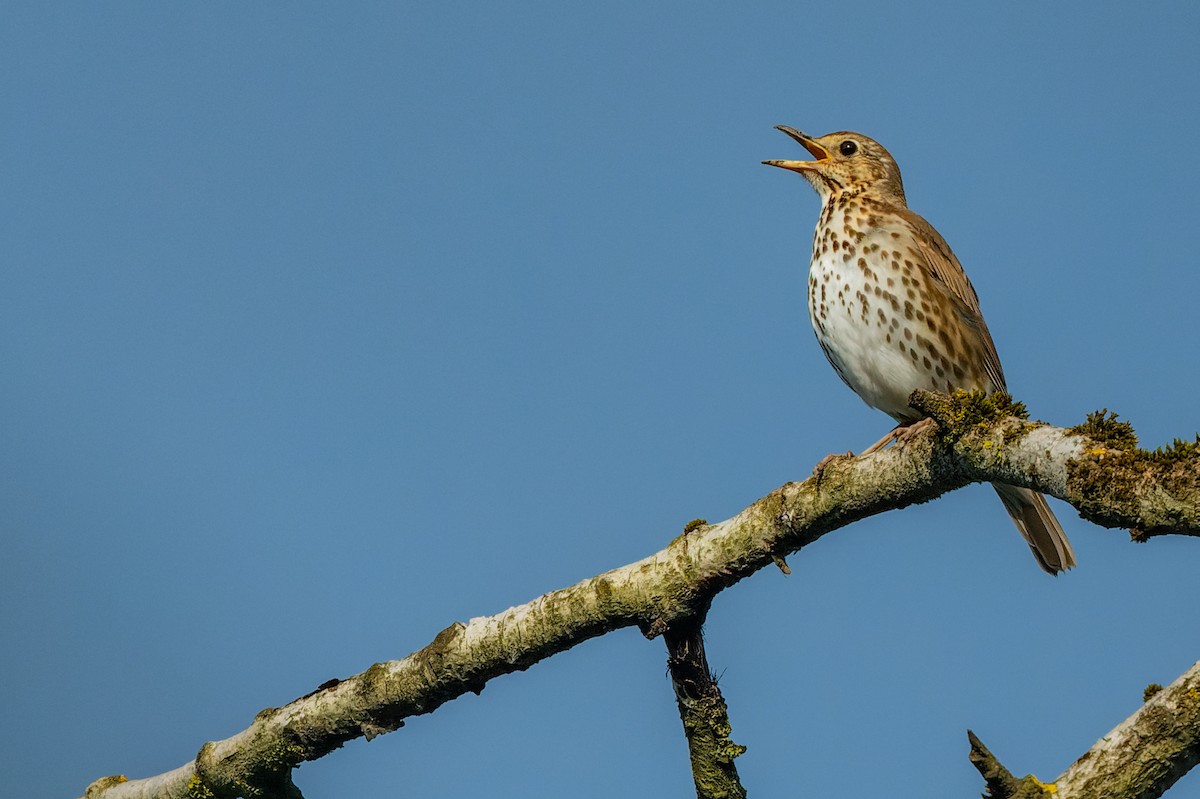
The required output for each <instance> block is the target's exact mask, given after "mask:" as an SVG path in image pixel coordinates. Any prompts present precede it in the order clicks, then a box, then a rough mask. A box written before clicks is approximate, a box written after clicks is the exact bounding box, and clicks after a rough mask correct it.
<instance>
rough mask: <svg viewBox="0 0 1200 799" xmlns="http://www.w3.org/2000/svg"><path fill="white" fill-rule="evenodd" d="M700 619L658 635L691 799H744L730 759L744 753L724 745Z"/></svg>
mask: <svg viewBox="0 0 1200 799" xmlns="http://www.w3.org/2000/svg"><path fill="white" fill-rule="evenodd" d="M702 621H703V619H702V618H695V619H685V620H683V621H681V622H678V623H676V624H673V625H672V626H671V627H669V628H668V629H667V630H666V632H664V633H663V639H664V640H665V641H666V644H667V668H668V669H669V670H670V672H671V686H672V687H673V688H674V689H675V701H676V703H677V704H678V705H679V718H680V720H681V721H682V722H683V731H684V734H685V735H686V736H687V741H688V755H689V758H690V760H691V763H692V779H693V780H694V781H695V783H696V797H697V799H745V796H746V789H745V788H743V787H742V783H741V781H739V780H738V774H737V767H736V766H735V765H734V763H733V759H734V758H735V757H737V756H738V755H740V754H742V753H743V752H745V751H746V747H744V746H740V745H738V744H735V743H734V742H733V741H731V740H730V738H729V734H730V732H731V731H732V728H731V727H730V724H729V709H728V708H727V707H726V706H725V698H724V697H722V696H721V690H720V689H719V688H718V687H717V681H716V679H714V678H713V675H712V671H711V670H710V669H709V667H708V657H707V656H706V655H705V653H704V636H703V633H702V632H701V624H702Z"/></svg>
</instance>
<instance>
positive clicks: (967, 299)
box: [763, 125, 1075, 574]
mask: <svg viewBox="0 0 1200 799" xmlns="http://www.w3.org/2000/svg"><path fill="white" fill-rule="evenodd" d="M776 129H777V130H780V131H782V132H783V133H786V134H787V135H788V136H790V137H791V138H792V139H794V140H795V141H796V142H798V143H799V144H800V145H801V146H802V147H804V149H805V150H807V151H808V152H809V153H810V154H811V155H812V156H813V160H807V161H779V160H775V161H763V163H764V164H766V165H768V166H773V167H779V168H781V169H787V170H791V171H793V172H798V173H800V175H801V176H802V177H804V178H805V179H806V180H807V181H808V182H809V183H810V184H812V187H813V188H814V189H816V192H817V194H818V195H819V196H820V198H821V211H820V215H819V216H818V218H817V227H816V232H815V233H814V235H813V245H812V260H811V262H810V265H809V273H808V310H809V316H810V317H811V320H812V327H813V331H814V332H815V333H816V336H817V341H818V342H819V343H820V345H821V349H822V350H823V351H824V353H825V357H826V358H828V360H829V363H830V364H832V365H833V368H834V370H835V371H836V372H837V373H838V375H839V376H840V377H841V378H842V380H843V381H844V382H845V383H846V384H847V385H848V386H849V387H850V388H851V389H852V390H853V391H854V393H856V394H858V396H859V397H861V398H862V399H863V400H864V401H865V402H866V403H867V404H868V405H870V406H871V407H873V408H876V409H878V410H881V411H883V412H884V413H886V414H888V415H889V416H891V417H892V418H893V419H894V420H896V422H897V423H898V424H897V426H896V428H895V429H893V430H892V431H891V432H890V433H888V435H886V436H884V437H883V438H882V439H880V441H879V442H877V443H876V444H875V445H873V446H872V447H869V448H868V449H866V450H864V452H863V454H868V453H870V452H874V451H876V450H878V449H881V448H882V447H884V446H886V445H888V444H890V443H892V442H895V441H904V440H905V439H906V438H907V437H909V436H911V435H912V434H913V433H914V432H915V431H916V430H918V429H920V428H921V427H923V426H924V425H927V424H929V423H930V422H929V421H928V420H926V419H924V418H923V416H922V414H921V413H920V412H919V411H917V410H915V409H913V408H911V407H910V406H909V404H908V398H909V396H910V395H911V394H912V392H913V391H915V390H917V389H926V390H931V391H938V392H942V393H953V392H954V391H956V390H960V389H961V390H965V391H972V390H983V391H985V392H988V393H991V392H995V391H1007V387H1006V385H1005V382H1004V372H1003V370H1002V369H1001V367H1000V357H999V355H998V354H997V352H996V345H995V344H994V343H993V341H992V336H991V333H989V332H988V328H987V324H986V323H985V322H984V319H983V313H982V312H981V311H980V307H979V298H978V296H977V295H976V293H975V289H974V287H973V286H972V285H971V281H970V280H969V279H968V278H967V274H966V272H965V271H963V268H962V265H961V264H960V263H959V261H958V258H957V257H955V255H954V253H953V252H952V251H951V249H950V246H949V245H948V244H947V243H946V240H945V239H944V238H942V236H941V234H939V233H938V232H937V230H935V229H934V227H933V226H932V225H930V224H929V223H928V222H926V221H925V219H924V218H922V217H921V216H919V215H918V214H916V213H914V212H913V211H911V210H909V208H908V202H907V200H906V199H905V196H904V184H903V182H902V181H901V178H900V167H899V166H898V165H897V164H896V160H895V159H894V158H892V156H891V154H890V153H889V152H888V151H887V150H886V149H884V148H883V146H882V145H880V144H879V143H878V142H876V141H875V140H874V139H871V138H869V137H867V136H864V135H862V134H861V133H854V132H850V131H839V132H836V133H829V134H826V135H824V136H818V137H812V136H808V135H806V134H804V133H802V132H800V131H799V130H796V129H795V128H791V127H788V126H786V125H778V126H776ZM992 485H993V487H994V488H995V489H996V493H998V494H999V495H1000V500H1001V502H1003V504H1004V508H1005V510H1007V511H1008V515H1009V516H1010V517H1011V518H1012V520H1013V522H1014V523H1015V524H1016V526H1017V529H1018V530H1019V531H1020V533H1021V535H1022V536H1023V537H1024V539H1025V541H1026V543H1028V544H1029V548H1030V549H1031V550H1032V551H1033V555H1034V558H1036V559H1037V562H1038V565H1039V566H1041V567H1042V569H1044V570H1045V571H1047V572H1049V573H1050V574H1058V573H1059V572H1062V571H1065V570H1066V569H1070V568H1072V567H1073V566H1075V553H1074V551H1073V550H1072V548H1071V544H1070V542H1069V541H1068V540H1067V536H1066V534H1065V533H1063V529H1062V525H1060V524H1059V522H1058V519H1056V518H1055V516H1054V513H1053V511H1051V510H1050V506H1049V505H1048V504H1047V503H1046V498H1045V497H1044V496H1043V495H1042V494H1040V493H1038V492H1037V491H1034V490H1032V489H1028V488H1022V487H1019V486H1013V485H1007V484H1005V483H993V484H992Z"/></svg>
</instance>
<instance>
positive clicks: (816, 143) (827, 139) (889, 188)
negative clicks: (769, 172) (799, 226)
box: [763, 125, 904, 205]
mask: <svg viewBox="0 0 1200 799" xmlns="http://www.w3.org/2000/svg"><path fill="white" fill-rule="evenodd" d="M776 130H781V131H783V132H784V133H786V134H787V135H789V136H791V137H792V138H793V139H795V140H796V141H798V142H799V143H800V144H801V145H802V146H803V147H804V149H806V150H808V151H809V152H810V153H812V155H813V158H814V159H815V160H812V161H763V163H764V164H767V165H768V166H777V167H779V168H781V169H790V170H792V171H793V172H799V173H800V174H801V175H803V176H804V178H805V179H806V180H807V181H808V182H809V183H811V184H812V185H813V188H814V189H816V190H817V193H818V194H820V195H821V200H822V201H823V202H824V201H826V200H828V199H829V198H831V197H833V196H835V195H836V194H838V193H840V192H843V191H847V190H856V191H863V190H866V191H869V192H871V193H873V194H877V195H879V196H880V197H881V198H882V199H885V200H889V201H891V202H897V201H898V202H899V204H900V205H903V204H904V184H903V183H902V182H901V181H900V167H898V166H896V160H895V159H894V158H892V156H891V154H890V153H888V151H887V150H885V149H883V145H881V144H880V143H879V142H877V141H875V140H874V139H871V138H868V137H866V136H864V135H862V134H861V133H851V132H849V131H839V132H837V133H828V134H826V135H824V136H820V137H818V138H815V139H814V138H813V137H812V136H807V135H805V134H803V133H801V132H800V131H798V130H796V129H795V128H789V127H788V126H787V125H777V126H776Z"/></svg>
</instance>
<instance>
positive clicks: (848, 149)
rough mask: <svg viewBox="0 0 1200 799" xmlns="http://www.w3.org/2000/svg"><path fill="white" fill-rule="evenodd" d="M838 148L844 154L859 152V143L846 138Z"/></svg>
mask: <svg viewBox="0 0 1200 799" xmlns="http://www.w3.org/2000/svg"><path fill="white" fill-rule="evenodd" d="M838 150H839V151H840V152H841V154H842V155H854V154H855V153H856V152H858V145H857V144H855V143H854V142H852V141H850V140H849V139H846V141H844V142H842V143H841V144H840V145H838Z"/></svg>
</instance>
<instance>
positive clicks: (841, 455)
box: [813, 452, 854, 477]
mask: <svg viewBox="0 0 1200 799" xmlns="http://www.w3.org/2000/svg"><path fill="white" fill-rule="evenodd" d="M853 457H854V453H853V452H831V453H829V454H828V455H826V456H825V457H824V458H821V461H820V463H818V464H817V465H816V466H814V467H813V474H815V475H816V476H817V477H820V476H821V473H822V472H824V471H825V469H827V468H828V467H829V465H830V464H831V463H835V462H837V461H844V460H849V459H850V458H853Z"/></svg>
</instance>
